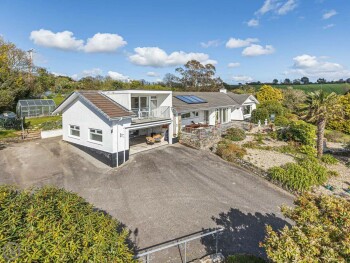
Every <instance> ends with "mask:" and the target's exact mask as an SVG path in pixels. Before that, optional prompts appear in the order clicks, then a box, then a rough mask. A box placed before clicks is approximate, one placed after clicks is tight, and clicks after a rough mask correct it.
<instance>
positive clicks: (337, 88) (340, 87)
mask: <svg viewBox="0 0 350 263" xmlns="http://www.w3.org/2000/svg"><path fill="white" fill-rule="evenodd" d="M250 86H253V87H254V88H255V89H256V90H258V89H259V88H260V87H261V86H262V85H250ZM272 87H275V88H279V89H286V88H288V87H293V88H294V89H300V90H303V91H305V92H313V91H316V90H321V89H322V90H324V91H326V92H328V93H331V92H335V93H337V94H341V95H342V94H344V93H346V92H347V91H349V90H350V84H349V83H330V84H328V83H327V84H306V85H302V84H301V85H294V84H290V85H281V84H278V85H272Z"/></svg>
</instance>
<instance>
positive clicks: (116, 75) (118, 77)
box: [107, 71, 130, 81]
mask: <svg viewBox="0 0 350 263" xmlns="http://www.w3.org/2000/svg"><path fill="white" fill-rule="evenodd" d="M107 74H108V76H109V77H110V78H111V79H114V80H121V81H127V80H129V79H130V78H129V76H125V75H123V74H121V73H119V72H115V71H108V73H107Z"/></svg>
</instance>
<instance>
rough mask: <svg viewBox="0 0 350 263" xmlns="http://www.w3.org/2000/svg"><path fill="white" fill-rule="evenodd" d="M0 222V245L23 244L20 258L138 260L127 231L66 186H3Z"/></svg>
mask: <svg viewBox="0 0 350 263" xmlns="http://www.w3.org/2000/svg"><path fill="white" fill-rule="evenodd" d="M0 225H1V228H0V247H1V248H2V247H4V246H6V244H8V243H9V242H14V243H16V244H18V246H19V249H20V253H19V255H18V259H17V261H16V262H134V260H133V253H132V252H131V250H130V249H129V248H128V246H127V244H126V243H127V239H128V232H127V230H126V229H123V228H121V226H120V225H119V223H118V222H117V221H116V220H115V219H113V218H112V217H111V216H109V215H107V214H105V213H104V212H100V211H97V210H96V209H95V208H94V207H93V206H92V205H91V204H89V203H87V202H86V201H85V200H84V199H83V198H81V197H79V196H78V195H76V194H73V193H70V192H67V191H65V190H63V189H56V188H53V187H45V188H41V189H37V190H32V191H30V190H27V191H21V190H17V189H15V188H13V187H9V186H1V187H0ZM118 229H120V230H119V231H118ZM5 256H6V255H5ZM4 261H6V262H7V260H6V258H4V254H3V253H0V262H4Z"/></svg>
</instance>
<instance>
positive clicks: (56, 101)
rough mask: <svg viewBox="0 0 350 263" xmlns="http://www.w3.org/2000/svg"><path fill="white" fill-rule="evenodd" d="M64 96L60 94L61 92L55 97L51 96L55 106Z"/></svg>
mask: <svg viewBox="0 0 350 263" xmlns="http://www.w3.org/2000/svg"><path fill="white" fill-rule="evenodd" d="M65 98H66V97H64V96H62V95H61V94H57V95H56V96H55V97H53V98H52V99H53V101H54V102H55V103H56V106H58V105H60V104H61V102H62V101H64V99H65Z"/></svg>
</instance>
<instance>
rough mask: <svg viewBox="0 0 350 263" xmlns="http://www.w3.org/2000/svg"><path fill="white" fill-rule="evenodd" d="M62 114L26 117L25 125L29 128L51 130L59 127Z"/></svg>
mask: <svg viewBox="0 0 350 263" xmlns="http://www.w3.org/2000/svg"><path fill="white" fill-rule="evenodd" d="M61 124H62V116H44V117H37V118H30V119H26V127H29V128H30V129H42V130H53V129H58V128H61Z"/></svg>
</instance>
